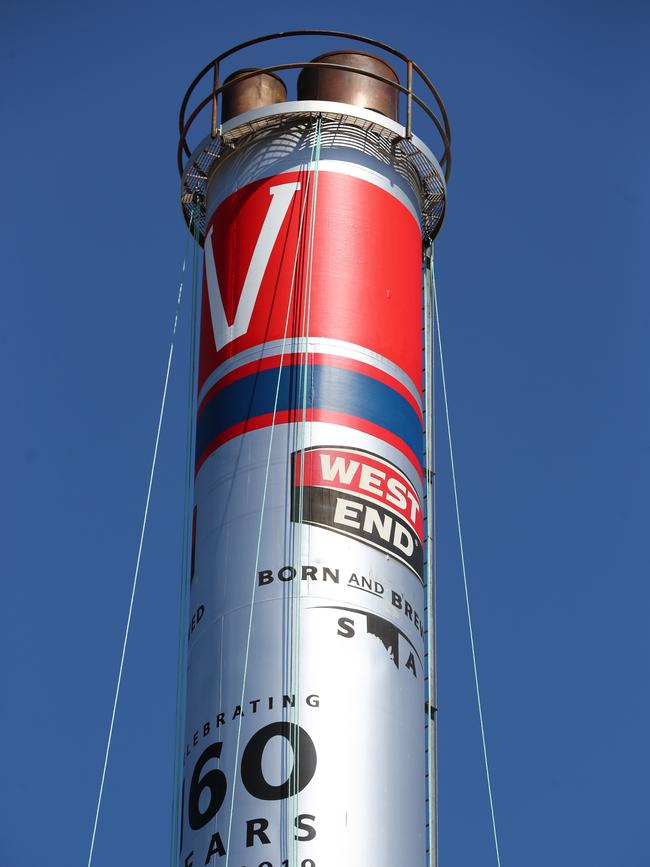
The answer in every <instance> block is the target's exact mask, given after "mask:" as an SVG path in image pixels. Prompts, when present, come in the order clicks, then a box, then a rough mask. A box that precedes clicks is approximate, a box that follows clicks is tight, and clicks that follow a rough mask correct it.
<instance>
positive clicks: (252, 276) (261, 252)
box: [205, 181, 300, 351]
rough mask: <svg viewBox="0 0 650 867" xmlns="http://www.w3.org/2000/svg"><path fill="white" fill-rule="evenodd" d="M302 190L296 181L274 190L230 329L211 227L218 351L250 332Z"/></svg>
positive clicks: (208, 262) (210, 274) (209, 266)
mask: <svg viewBox="0 0 650 867" xmlns="http://www.w3.org/2000/svg"><path fill="white" fill-rule="evenodd" d="M299 189H300V183H299V181H292V182H291V183H290V184H279V185H278V186H275V187H271V188H270V190H269V192H270V194H271V204H270V205H269V209H268V211H267V212H266V217H265V218H264V223H263V224H262V230H261V232H260V235H259V238H258V239H257V244H256V245H255V249H254V250H253V255H252V256H251V261H250V264H249V266H248V271H247V272H246V279H245V280H244V288H243V289H242V293H241V296H240V298H239V305H238V307H237V310H236V312H235V319H234V321H233V323H232V325H228V320H227V319H226V311H225V309H224V306H223V298H222V297H221V289H220V288H219V279H218V277H217V267H216V264H215V261H214V250H213V249H212V227H210V231H209V232H208V234H207V237H206V239H205V276H206V280H207V284H208V298H209V300H210V315H211V317H212V328H213V331H214V342H215V345H216V347H217V351H219V350H220V349H223V348H224V346H227V345H228V344H229V343H230V342H231V341H233V340H235V338H237V337H241V336H242V335H244V334H246V332H247V331H248V326H249V325H250V321H251V316H252V315H253V308H254V307H255V302H256V301H257V296H258V295H259V291H260V286H261V285H262V278H263V277H264V273H265V271H266V266H267V265H268V263H269V259H270V258H271V253H272V252H273V247H274V246H275V242H276V240H277V237H278V235H279V234H280V228H281V226H282V223H283V222H284V218H285V216H286V214H287V211H288V210H289V205H290V204H291V199H292V198H293V195H294V193H295V192H296V191H297V190H299Z"/></svg>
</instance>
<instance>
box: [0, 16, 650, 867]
mask: <svg viewBox="0 0 650 867" xmlns="http://www.w3.org/2000/svg"><path fill="white" fill-rule="evenodd" d="M275 5H276V6H277V9H278V11H275V10H274V8H273V6H274V4H270V3H268V2H265V3H260V2H257V0H255V2H253V3H249V4H244V3H239V4H232V3H229V4H217V3H207V2H203V0H196V2H194V3H192V4H185V5H183V4H180V3H170V2H156V3H154V2H128V3H127V2H124V0H114V2H112V3H96V2H84V3H81V2H77V3H73V2H55V3H52V2H49V3H46V2H43V0H36V2H31V3H21V2H17V0H4V2H3V3H2V10H1V11H0V77H1V79H2V82H3V84H2V88H1V90H0V101H1V102H0V110H1V112H2V116H3V118H4V135H3V136H2V140H1V142H0V148H1V150H2V167H3V183H2V189H3V213H4V220H3V230H2V233H1V234H0V250H1V256H0V262H1V264H2V283H3V315H2V318H1V321H0V351H1V353H2V371H3V386H2V390H3V407H4V412H3V423H2V426H1V427H0V453H1V454H2V490H3V494H4V495H3V497H2V504H1V506H0V508H1V521H2V539H3V556H2V621H3V622H2V629H1V630H0V653H1V658H2V680H3V689H2V710H1V716H0V733H1V734H0V737H1V740H0V744H1V745H2V751H3V761H2V782H1V783H0V816H2V819H1V821H0V864H2V865H3V867H5V865H6V867H32V865H34V864H40V863H46V864H48V865H50V867H71V865H79V864H81V865H85V863H86V858H87V851H88V844H89V837H90V832H91V827H92V818H93V812H94V805H95V799H96V795H97V787H98V782H99V775H100V770H101V761H102V757H103V749H104V742H105V737H106V730H107V725H108V720H109V715H110V706H111V700H112V690H113V687H114V681H115V676H116V670H117V664H118V656H119V644H120V641H121V635H122V630H123V627H124V621H125V616H126V610H127V605H128V595H129V589H130V581H131V575H132V569H133V564H134V558H135V553H136V547H137V538H138V533H139V522H140V519H141V514H142V509H143V504H144V497H145V491H146V481H147V473H148V463H149V460H150V454H151V448H152V443H153V436H154V431H155V416H156V412H157V407H158V402H159V399H160V391H161V385H162V374H163V369H164V364H165V361H166V354H167V348H168V340H169V334H170V326H171V320H172V317H173V310H174V304H175V297H176V291H177V285H178V276H179V271H180V262H181V259H182V255H183V247H184V243H185V237H184V227H183V224H182V221H181V218H180V214H179V207H178V179H177V175H176V169H175V148H176V117H177V108H178V104H179V102H180V99H181V97H182V95H183V92H184V90H185V87H186V85H187V84H188V83H189V81H190V80H191V78H192V77H193V76H194V74H195V72H196V71H198V69H199V68H201V67H202V66H203V65H204V64H205V63H207V62H208V60H209V59H210V58H211V57H212V56H214V55H215V54H217V53H218V52H219V51H221V50H223V49H224V48H225V47H227V46H229V45H231V44H233V43H235V42H237V41H240V40H242V39H245V38H248V37H250V36H253V35H257V34H261V33H264V32H268V31H273V30H280V29H289V28H294V27H301V26H312V27H332V28H337V29H343V30H351V31H357V32H361V33H366V34H368V35H371V36H375V37H377V38H379V39H383V40H386V41H388V42H390V43H392V44H394V45H395V46H397V47H399V48H401V49H403V50H404V51H406V52H408V53H410V54H411V55H412V56H413V57H414V58H415V59H416V60H418V61H419V62H420V63H421V64H422V65H423V66H424V67H425V69H427V70H428V71H429V72H430V74H431V76H432V78H433V79H434V81H435V82H436V83H437V84H438V86H439V88H440V90H441V93H442V94H443V96H444V99H445V101H446V103H447V106H448V109H449V113H450V116H451V120H452V125H453V131H454V173H453V176H452V180H451V184H450V192H449V201H450V204H449V213H448V219H447V223H446V225H445V227H444V229H443V231H442V234H441V236H440V239H439V243H438V245H437V259H438V281H439V291H440V304H441V315H442V317H443V329H444V337H445V343H446V361H447V365H448V380H449V388H450V399H451V410H452V416H453V423H454V427H455V435H456V448H457V462H458V473H459V484H460V493H461V506H462V511H463V517H464V524H465V534H466V549H467V550H466V553H467V559H468V567H469V575H470V581H471V587H472V594H473V600H474V614H475V619H476V631H477V640H478V651H479V664H480V669H481V675H482V685H483V691H484V703H485V713H486V722H487V729H488V737H489V743H490V749H491V761H492V770H493V778H494V779H493V782H494V794H495V800H496V809H497V820H498V824H499V830H500V836H501V845H502V858H503V865H504V867H524V865H525V867H549V865H553V867H583V865H584V867H615V865H625V867H645V865H648V863H650V851H649V846H650V842H649V835H648V817H647V801H648V796H647V777H648V759H649V755H648V731H650V698H649V694H648V679H649V678H648V676H649V674H650V672H649V671H648V669H649V661H650V655H649V652H648V651H649V647H648V643H649V642H648V611H649V610H650V605H649V603H650V588H649V584H648V579H649V574H648V573H649V569H648V565H649V557H648V536H649V535H650V534H649V532H648V527H649V519H650V514H649V513H650V507H649V491H650V473H649V470H650V409H649V407H650V404H649V401H648V395H649V389H648V386H649V381H648V380H649V370H650V367H649V361H650V358H649V354H650V353H649V349H648V337H649V336H650V296H649V286H650V280H649V278H650V258H649V255H648V238H649V229H650V221H649V216H650V207H649V190H650V168H649V166H650V161H649V159H648V154H649V153H650V135H649V133H650V121H649V115H648V104H649V97H650V93H649V89H650V88H649V84H648V82H649V81H650V75H649V73H650V69H649V66H650V63H649V61H648V57H649V56H650V55H649V52H648V44H650V27H649V26H648V25H649V23H650V11H649V8H648V6H647V5H646V4H644V3H641V2H628V0H622V2H621V0H619V2H614V0H610V2H565V0H563V2H560V0H549V2H543V3H542V2H536V3H522V2H505V0H493V2H490V3H483V2H479V0H469V2H457V3H453V2H452V3H445V4H439V5H435V4H424V3H422V2H420V0H414V2H412V3H411V4H410V5H406V4H397V5H396V4H384V5H383V6H377V5H376V4H371V3H369V2H367V0H361V2H357V3H354V4H352V3H343V2H341V0H333V2H331V3H329V4H327V5H326V6H325V7H323V6H322V5H321V6H320V8H319V9H318V10H317V11H316V7H314V6H311V7H310V6H309V5H306V4H304V3H297V2H295V0H289V2H283V3H281V4H275ZM314 53H316V52H314ZM183 316H184V318H183V321H182V327H181V333H180V337H179V345H178V351H179V356H178V357H179V359H180V360H181V363H180V364H179V365H178V366H177V367H175V368H174V371H173V375H172V382H171V391H170V404H169V410H170V413H169V416H168V419H167V422H166V424H165V428H164V431H163V437H162V443H161V453H160V474H159V476H158V478H157V481H156V485H155V489H154V501H153V507H152V512H151V522H150V527H149V533H148V536H147V540H146V545H145V552H144V559H143V564H142V572H141V585H140V590H139V594H138V597H137V603H136V608H135V615H134V623H133V640H132V644H131V647H130V652H129V655H128V659H127V667H126V674H125V682H124V691H123V701H122V704H121V707H120V712H119V716H118V724H117V729H116V733H115V740H114V752H113V762H112V764H111V766H110V769H109V776H108V781H107V788H106V796H105V810H104V812H103V815H102V820H101V824H100V829H99V837H98V844H97V850H96V860H95V864H96V865H97V867H116V865H118V864H119V865H120V867H136V865H137V867H142V865H147V867H148V865H161V864H166V863H168V860H167V859H168V832H169V815H170V814H169V800H170V785H171V771H172V738H173V723H174V677H175V673H174V659H175V651H176V618H177V614H176V600H177V585H178V565H179V552H180V524H181V517H182V463H183V435H184V423H185V418H184V413H185V398H184V382H185V362H184V358H185V357H186V354H187V328H186V326H187V318H186V316H187V308H184V311H183ZM439 445H440V449H439V451H440V474H439V499H440V512H441V517H440V542H439V549H440V560H441V562H440V575H439V580H440V606H439V620H440V642H439V657H440V658H439V666H440V698H439V701H440V716H439V723H440V820H441V865H442V867H483V865H492V864H494V855H493V850H492V848H491V838H490V826H489V814H488V809H487V798H486V791H485V783H484V777H483V770H482V759H481V752H480V741H479V730H478V721H477V715H476V708H475V702H474V696H473V685H472V679H471V662H470V656H469V646H468V640H467V631H466V625H465V620H464V608H463V605H464V602H463V595H462V584H461V578H460V571H459V563H458V552H457V546H456V542H455V537H454V527H453V514H452V500H451V491H450V484H449V472H448V463H447V458H446V454H445V451H444V439H443V438H442V437H440V438H439ZM395 833H397V834H399V828H396V829H395Z"/></svg>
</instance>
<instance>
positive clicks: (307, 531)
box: [180, 40, 448, 867]
mask: <svg viewBox="0 0 650 867" xmlns="http://www.w3.org/2000/svg"><path fill="white" fill-rule="evenodd" d="M260 41H263V40H260ZM232 53H233V51H231V52H226V54H225V55H222V58H220V60H222V59H223V57H225V56H229V55H230V54H232ZM397 56H398V59H399V58H402V55H397ZM315 64H316V65H315ZM296 66H297V64H293V65H292V64H284V67H285V68H295V67H296ZM336 67H341V68H340V69H337V68H336ZM219 68H220V66H219V62H215V63H214V64H212V65H211V66H210V67H208V68H206V71H205V72H206V76H207V78H208V81H209V84H210V85H211V87H212V88H213V92H214V96H213V102H214V106H213V128H212V133H213V134H212V135H209V136H207V138H206V139H204V140H203V142H201V144H200V145H199V146H198V147H197V148H196V149H195V150H194V151H193V152H192V154H191V155H190V156H189V158H188V159H187V161H186V162H185V163H184V164H183V190H182V196H183V199H182V201H183V206H184V211H185V214H186V217H187V218H188V219H191V220H192V221H193V222H192V228H193V229H195V230H196V231H197V232H198V234H199V235H200V239H201V241H202V242H204V247H205V259H204V274H203V287H202V299H201V319H200V349H199V365H198V404H197V406H198V410H197V419H196V479H195V548H194V552H193V558H192V560H193V570H192V575H191V584H190V600H191V601H190V604H191V610H190V630H189V649H188V675H187V719H186V731H185V747H184V755H183V761H184V784H183V794H182V803H183V808H182V832H181V851H180V863H181V864H182V865H184V867H198V865H222V864H224V865H226V864H230V865H232V867H271V865H272V867H284V865H291V867H294V865H301V867H316V865H318V867H335V865H336V867H339V865H349V867H395V865H400V867H401V865H404V867H416V865H417V867H420V865H422V864H424V863H425V855H426V851H427V846H428V842H427V831H426V826H427V807H426V802H425V801H426V790H425V770H426V768H425V734H424V731H425V728H424V724H425V719H424V713H423V710H424V708H425V701H426V698H427V697H426V695H425V680H426V675H427V671H426V666H427V659H426V645H425V628H426V620H425V597H424V584H425V580H426V575H425V558H424V554H423V548H424V517H423V512H424V508H425V504H424V499H425V497H424V495H425V481H424V471H423V457H422V456H423V395H422V391H423V383H422V359H423V345H422V302H423V296H422V276H421V269H422V250H423V243H427V242H428V241H429V240H430V239H431V238H432V237H433V235H435V233H436V232H437V231H438V229H439V226H440V223H441V220H442V216H443V213H444V200H445V178H444V173H443V170H442V169H441V167H440V164H439V163H438V161H437V160H436V159H435V158H434V157H433V156H432V154H431V152H430V151H429V150H428V148H427V147H426V146H425V145H424V144H423V143H422V142H421V141H420V140H419V139H417V138H416V137H415V136H414V135H413V131H412V113H411V108H412V105H413V101H414V97H413V91H412V87H411V84H412V76H413V69H414V67H413V65H412V64H411V62H410V61H407V83H406V84H405V85H400V83H399V78H398V75H397V73H396V72H395V70H394V68H393V67H392V65H391V64H389V63H388V62H387V61H386V60H384V59H383V58H380V57H375V56H373V55H371V54H367V53H365V52H355V51H351V50H345V51H335V52H330V53H328V54H324V55H321V56H320V57H319V58H317V59H316V60H315V61H311V65H309V64H308V65H306V66H305V67H304V68H303V70H302V72H301V73H300V76H299V78H298V99H297V100H296V101H289V102H287V101H285V96H286V88H285V86H284V84H283V83H282V81H281V80H280V78H279V77H278V75H277V72H278V69H279V67H278V66H273V67H272V68H271V69H270V70H269V69H267V70H264V69H246V70H240V71H239V72H237V73H235V74H234V75H233V76H231V77H230V78H229V79H226V80H225V82H224V84H223V85H221V87H220V86H219ZM416 71H417V70H416ZM426 81H428V80H426ZM219 93H222V94H223V107H222V118H223V125H222V126H219V124H218V121H217V103H216V99H217V95H218V94H219ZM400 94H402V96H401V98H400ZM211 96H212V91H211ZM400 101H401V102H402V104H403V107H404V108H405V110H406V122H405V124H401V123H400V122H399V120H398V108H399V103H400ZM205 102H206V106H208V107H209V105H210V100H209V99H206V101H205ZM185 105H187V100H186V101H185V103H184V108H185ZM443 111H444V110H443ZM183 118H184V115H183V114H182V122H181V127H182V128H183V135H182V143H183V144H184V142H185V139H186V135H187V132H188V130H189V128H190V127H191V122H190V123H187V122H186V121H185V120H184V119H183ZM443 119H444V120H445V121H446V117H445V116H444V114H443ZM440 128H441V129H443V127H442V125H441V126H440ZM443 136H445V133H444V130H443ZM445 145H446V146H447V145H448V141H447V140H446V138H445ZM188 153H189V150H188ZM443 163H448V151H447V148H446V150H445V158H444V160H443Z"/></svg>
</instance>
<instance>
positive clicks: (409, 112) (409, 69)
mask: <svg viewBox="0 0 650 867" xmlns="http://www.w3.org/2000/svg"><path fill="white" fill-rule="evenodd" d="M406 86H407V88H408V93H407V94H406V138H407V139H411V138H413V132H412V129H411V127H412V125H413V61H412V60H407V62H406Z"/></svg>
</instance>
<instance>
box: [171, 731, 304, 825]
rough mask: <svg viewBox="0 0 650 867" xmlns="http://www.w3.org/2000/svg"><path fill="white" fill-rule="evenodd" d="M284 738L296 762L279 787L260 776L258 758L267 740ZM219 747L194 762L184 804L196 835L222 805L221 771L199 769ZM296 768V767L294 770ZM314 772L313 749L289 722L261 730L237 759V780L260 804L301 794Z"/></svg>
mask: <svg viewBox="0 0 650 867" xmlns="http://www.w3.org/2000/svg"><path fill="white" fill-rule="evenodd" d="M275 737H283V738H285V739H286V740H287V741H288V742H289V744H290V745H291V747H292V748H293V749H294V751H295V752H296V753H298V755H299V756H300V762H299V763H298V762H295V761H294V763H293V767H292V769H291V773H290V774H289V776H288V777H287V779H286V780H285V781H284V782H283V783H280V784H279V785H272V784H271V783H269V782H268V781H267V780H266V778H265V777H264V773H263V772H262V756H263V754H264V750H265V748H266V745H267V744H268V742H269V741H270V740H271V738H275ZM222 748H223V743H222V742H221V741H217V743H215V744H210V746H209V747H207V748H206V749H205V750H204V751H203V752H202V753H201V755H200V756H199V758H198V759H197V762H196V765H195V766H194V771H193V773H192V781H191V783H190V792H189V796H188V802H187V818H188V821H189V823H190V828H192V829H193V830H194V831H198V830H199V829H200V828H203V826H204V825H207V823H208V822H209V821H210V820H211V819H213V818H214V817H215V816H216V815H217V813H218V812H219V810H220V809H221V805H222V804H223V802H224V799H225V797H226V790H227V788H228V781H227V780H226V775H225V774H224V772H223V771H220V770H218V769H216V768H215V769H212V770H208V771H206V772H205V773H203V769H204V768H205V766H206V764H207V763H208V762H209V761H210V759H218V758H220V756H221V750H222ZM296 766H298V767H296ZM315 772H316V747H315V746H314V742H313V741H312V739H311V738H310V737H309V735H308V734H307V732H306V731H305V730H304V729H303V728H302V727H301V726H297V725H294V724H293V723H289V722H274V723H269V725H267V726H264V728H261V729H260V730H259V731H257V732H255V734H254V735H253V736H252V737H251V739H250V740H249V742H248V743H247V744H246V746H245V747H244V752H243V753H242V759H241V778H242V782H243V784H244V786H245V787H246V790H247V791H248V792H249V794H251V795H252V796H253V797H254V798H259V799H260V800H261V801H278V800H282V799H283V798H287V797H288V796H289V795H290V794H292V795H294V794H296V793H297V792H301V791H302V790H303V789H304V788H305V786H306V785H307V784H308V783H309V782H310V781H311V779H312V777H313V776H314V774H315ZM205 791H207V792H208V793H209V801H208V804H207V806H206V807H205V809H203V810H202V809H201V806H200V801H201V795H202V794H203V792H205ZM204 802H205V799H204Z"/></svg>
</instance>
